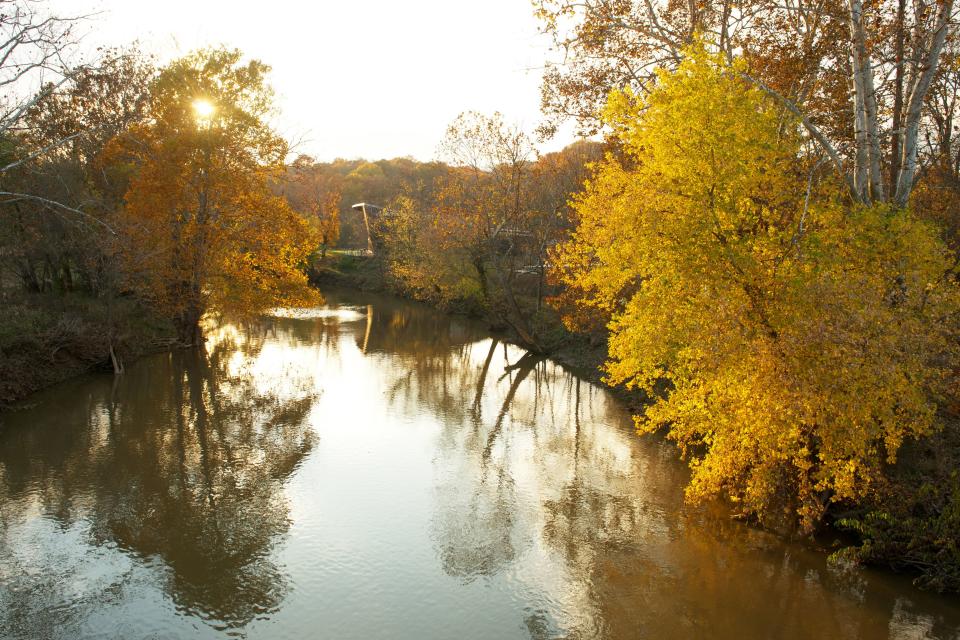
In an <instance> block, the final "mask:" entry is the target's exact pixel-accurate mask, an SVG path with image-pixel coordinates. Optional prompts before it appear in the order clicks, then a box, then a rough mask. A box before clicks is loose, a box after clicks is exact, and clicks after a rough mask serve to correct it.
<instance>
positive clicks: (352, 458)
mask: <svg viewBox="0 0 960 640" xmlns="http://www.w3.org/2000/svg"><path fill="white" fill-rule="evenodd" d="M328 298H329V299H328V304H327V305H326V306H325V307H324V308H321V309H315V310H307V311H301V312H295V313H294V312H291V313H285V314H283V313H281V314H278V316H281V317H273V318H266V319H263V320H260V321H256V322H246V323H236V324H229V323H223V324H220V325H217V326H213V327H211V328H210V330H209V331H208V336H209V337H208V341H207V347H206V350H205V352H203V353H201V352H188V351H180V352H174V353H166V354H161V355H156V356H153V357H150V358H146V359H144V360H141V361H139V362H137V363H135V364H133V365H132V366H130V367H129V368H128V371H127V373H126V374H125V375H124V376H122V377H120V378H118V379H116V380H115V379H114V378H113V377H112V376H110V375H90V376H86V377H84V378H81V379H77V380H74V381H71V382H68V383H66V384H63V385H60V386H57V387H55V388H53V389H50V390H48V391H46V392H44V393H41V394H38V395H37V396H34V397H33V398H31V400H30V404H29V406H26V407H24V408H22V409H20V410H18V411H15V412H13V413H9V414H7V415H5V416H3V417H2V422H3V425H2V427H0V637H2V638H64V639H67V638H69V639H74V638H125V639H127V638H213V637H249V638H297V639H300V638H358V639H361V638H362V639H369V638H418V639H419V638H457V639H458V640H460V639H469V638H491V639H500V638H531V637H532V638H611V639H620V638H738V639H740V638H784V639H786V638H863V639H874V638H897V639H917V638H958V637H960V600H958V599H957V598H950V597H941V596H936V595H932V594H927V593H923V592H920V591H917V590H916V589H914V588H913V587H912V586H911V584H910V582H909V580H908V579H906V578H903V577H899V576H895V575H892V574H887V573H883V572H877V571H870V570H864V569H848V570H839V569H834V568H830V567H828V565H827V562H826V554H824V553H823V552H822V551H820V550H815V549H811V548H808V547H806V546H803V545H798V544H791V543H786V542H783V541H781V540H778V539H777V538H775V537H773V536H771V535H769V534H766V533H763V532H760V531H757V530H754V529H751V528H749V527H747V526H745V525H743V524H741V523H738V522H736V521H733V520H731V519H730V518H729V517H727V516H726V515H725V514H724V513H723V511H722V509H718V508H691V507H686V506H684V504H683V495H682V489H683V485H684V482H685V480H686V477H687V473H686V470H685V467H684V465H683V463H682V462H680V461H678V460H677V454H676V450H675V449H674V448H673V447H672V446H670V445H669V444H666V443H664V442H662V441H660V440H659V439H657V438H655V437H643V438H641V437H638V436H637V435H635V433H634V432H633V430H632V426H631V420H630V416H629V414H628V412H627V411H626V410H625V408H624V407H623V406H622V405H621V404H620V402H619V401H618V400H617V399H616V398H614V397H613V396H612V395H611V394H610V393H608V392H607V391H605V390H604V389H602V388H600V387H598V386H595V385H593V384H591V383H589V382H586V381H584V380H581V379H580V378H578V377H577V376H576V375H574V374H572V373H570V372H568V371H567V370H565V369H563V368H561V367H560V366H558V365H556V364H554V363H552V362H550V361H549V360H537V359H535V358H532V357H530V356H529V355H525V354H524V352H523V351H521V350H520V349H517V348H515V347H512V346H507V345H504V344H502V343H500V342H498V341H497V340H495V339H492V338H491V337H490V335H489V334H487V333H485V332H484V331H483V330H482V329H481V328H480V327H477V326H475V325H472V324H471V323H469V322H468V321H465V320H462V319H457V318H450V317H447V316H445V315H442V314H440V313H437V312H435V311H432V310H430V309H426V308H424V307H420V306H416V305H413V304H409V303H406V302H402V301H399V300H395V299H391V298H382V297H370V296H362V295H360V294H355V293H353V294H340V295H335V294H331V295H329V296H328Z"/></svg>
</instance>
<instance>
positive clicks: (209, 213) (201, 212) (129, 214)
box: [109, 49, 317, 343]
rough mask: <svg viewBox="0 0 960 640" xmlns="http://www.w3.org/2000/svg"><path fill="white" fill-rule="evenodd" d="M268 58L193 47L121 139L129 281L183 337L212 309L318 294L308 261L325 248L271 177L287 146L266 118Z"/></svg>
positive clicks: (250, 308)
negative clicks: (312, 284) (305, 269)
mask: <svg viewBox="0 0 960 640" xmlns="http://www.w3.org/2000/svg"><path fill="white" fill-rule="evenodd" d="M268 71H269V67H267V66H266V65H264V64H263V63H261V62H259V61H256V60H252V61H249V62H243V61H242V55H241V53H240V52H239V51H236V50H224V49H210V50H203V51H199V52H196V53H193V54H190V55H188V56H186V57H184V58H181V59H179V60H176V61H174V62H172V63H171V64H170V65H169V66H168V67H166V68H165V69H163V70H162V71H161V72H160V73H159V75H158V76H157V78H156V80H155V81H154V83H153V86H152V87H151V96H150V105H149V108H148V119H147V121H146V123H145V124H143V125H140V126H137V127H134V128H132V129H131V130H130V131H128V132H126V133H125V134H124V135H122V136H119V137H118V138H117V139H116V140H114V141H113V143H112V148H111V153H110V156H109V157H110V159H111V161H112V162H113V163H115V164H118V165H120V166H125V167H127V168H128V170H129V171H130V173H131V179H130V186H129V190H128V191H127V194H126V198H125V206H124V208H123V212H122V215H121V219H122V221H123V228H122V230H123V233H124V237H125V238H126V240H127V242H126V246H125V247H124V253H125V257H126V263H127V266H128V267H127V271H128V273H129V274H130V284H131V286H132V287H134V289H135V290H136V291H137V292H138V293H139V294H140V295H142V296H143V297H145V298H146V299H148V300H150V301H151V302H153V303H155V304H157V305H158V306H159V307H160V308H161V309H163V310H164V311H166V312H167V313H168V314H169V315H170V316H171V317H172V318H173V320H174V322H175V323H176V325H177V329H178V332H179V334H180V338H181V339H182V340H184V341H185V342H189V343H196V342H198V341H199V340H200V338H201V334H200V328H199V327H200V319H201V317H202V316H203V314H204V313H206V312H207V311H211V310H216V311H224V310H230V311H235V312H256V311H259V310H262V309H264V308H266V307H269V306H273V305H294V304H308V303H312V302H315V301H316V299H317V294H316V293H315V292H314V291H312V290H311V289H310V288H309V287H308V285H307V281H306V277H305V275H304V274H303V272H302V271H301V269H300V266H301V265H302V263H303V262H304V261H305V260H306V258H307V256H308V255H309V253H310V252H311V251H312V249H313V248H314V247H315V246H316V238H315V237H314V234H313V232H312V231H311V230H310V227H309V225H308V224H307V222H306V221H304V220H303V218H301V217H300V216H298V215H297V214H296V213H295V212H294V211H293V210H292V209H291V208H290V206H289V205H288V204H287V202H286V201H285V200H284V199H283V198H282V197H278V196H275V195H274V194H273V193H272V191H271V189H270V183H271V180H274V179H275V178H277V177H279V176H280V175H281V173H282V172H283V171H284V160H285V157H286V155H287V152H288V148H287V144H286V143H285V141H284V140H283V139H282V138H281V137H280V136H278V135H277V134H276V133H275V132H274V131H273V130H272V129H271V128H270V126H269V125H268V124H267V122H266V117H267V116H268V115H269V113H270V111H271V109H272V92H271V91H270V89H269V87H268V85H267V84H266V74H267V72H268Z"/></svg>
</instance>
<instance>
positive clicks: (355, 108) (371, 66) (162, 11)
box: [50, 0, 573, 160]
mask: <svg viewBox="0 0 960 640" xmlns="http://www.w3.org/2000/svg"><path fill="white" fill-rule="evenodd" d="M50 6H51V7H52V8H53V10H54V11H55V12H58V13H60V14H63V15H65V14H78V13H86V12H91V11H99V12H101V13H100V15H98V16H97V17H95V18H93V20H92V22H91V25H90V27H89V29H88V31H89V33H88V35H87V36H86V38H85V40H84V45H85V47H87V48H92V47H95V46H99V45H121V44H126V43H129V42H130V41H132V40H135V39H137V40H139V41H140V42H141V45H142V48H143V49H144V50H146V51H149V52H152V53H154V54H156V55H158V56H159V57H160V59H161V61H165V60H169V59H171V58H174V57H176V56H178V55H181V54H185V53H187V52H189V51H191V50H192V49H195V48H198V47H201V46H204V45H211V44H214V45H216V44H223V45H226V46H229V47H237V48H239V49H241V50H242V51H243V52H244V53H246V54H247V55H249V56H251V57H256V58H259V59H261V60H263V61H264V62H266V63H268V64H270V65H271V66H272V67H273V74H272V79H271V81H272V84H273V87H274V89H275V91H276V93H277V102H278V106H279V108H280V112H281V114H280V116H279V118H278V120H277V122H276V126H277V128H278V129H279V130H280V132H281V133H283V134H284V135H286V136H287V137H288V138H290V139H298V138H300V139H303V142H302V143H301V145H300V147H299V148H298V149H297V151H298V152H302V153H308V154H310V155H313V156H315V157H316V158H318V159H320V160H332V159H334V158H337V157H342V158H358V157H365V158H368V159H380V158H393V157H398V156H413V157H415V158H417V159H419V160H430V159H433V158H434V157H435V155H436V148H437V145H438V143H439V142H440V139H441V138H442V136H443V133H444V131H445V129H446V125H447V124H448V123H449V122H450V121H452V120H453V119H454V118H455V117H456V116H457V114H458V113H460V112H461V111H465V110H476V111H480V112H483V113H492V112H493V111H500V112H501V113H503V114H504V116H505V118H506V119H507V121H508V122H511V123H513V124H518V125H521V126H522V127H524V129H525V130H527V131H528V132H529V133H533V129H534V128H535V127H536V125H537V124H538V123H539V122H540V119H541V116H540V112H539V104H540V103H539V100H540V96H539V90H540V77H541V73H542V67H543V64H544V61H545V60H546V58H547V57H548V55H549V51H548V47H549V42H548V40H547V39H546V38H545V37H544V36H542V35H540V34H539V33H538V31H537V21H536V19H535V18H534V17H533V10H532V5H531V3H530V1H529V0H484V1H483V2H467V1H466V0H408V1H405V2H403V1H399V0H355V1H351V0H340V1H332V0H314V1H308V0H302V1H295V0H272V1H270V2H263V1H262V0H261V1H260V2H252V1H249V0H233V1H229V0H162V1H142V0H51V2H50ZM572 139H573V138H572V136H570V135H569V134H567V135H560V136H558V137H557V139H555V140H553V141H550V142H548V143H546V144H544V145H543V149H544V150H555V149H558V148H561V147H563V146H564V145H565V144H567V143H569V142H571V141H572Z"/></svg>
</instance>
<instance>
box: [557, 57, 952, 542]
mask: <svg viewBox="0 0 960 640" xmlns="http://www.w3.org/2000/svg"><path fill="white" fill-rule="evenodd" d="M738 64H740V63H738V62H736V61H735V62H734V63H733V64H732V65H730V64H727V63H726V62H725V61H724V60H723V59H722V58H721V57H720V56H715V55H710V54H707V53H706V52H705V51H704V50H703V49H702V48H696V47H694V48H692V49H688V50H687V52H686V57H685V59H684V61H683V62H682V63H681V64H680V65H679V67H678V68H677V70H676V71H674V72H663V73H661V74H660V76H659V77H658V79H657V89H655V90H653V91H652V92H650V93H649V94H647V95H646V96H645V97H638V96H636V95H634V94H633V93H632V92H629V91H627V92H619V93H618V92H615V93H613V94H611V97H610V100H609V104H608V106H607V109H606V111H605V119H606V122H607V123H608V124H609V125H610V126H611V127H612V128H613V130H614V132H615V135H616V136H617V138H618V140H619V141H620V143H621V144H622V145H623V146H624V149H625V151H626V152H627V157H626V159H624V160H623V161H620V160H617V159H614V158H612V157H611V158H608V160H607V161H606V162H605V163H604V164H603V165H602V166H601V167H600V168H599V171H598V173H597V174H596V176H595V177H594V178H593V179H592V180H591V181H590V182H589V183H588V185H587V188H586V190H585V192H584V193H583V194H582V195H581V196H580V197H579V198H578V199H577V201H576V210H577V213H578V214H579V216H580V223H579V226H578V228H577V229H576V231H575V232H574V234H573V235H572V237H571V239H570V240H569V241H568V242H567V243H565V244H564V245H562V246H561V248H560V249H559V250H558V251H557V252H556V253H555V255H554V259H555V263H556V264H557V265H559V271H560V273H559V275H560V277H561V279H562V280H563V282H564V283H565V284H566V285H567V286H568V287H570V288H571V290H573V291H577V292H579V302H580V305H581V306H582V307H586V308H592V309H600V310H601V311H602V312H603V313H606V314H611V315H612V321H611V323H610V325H609V326H610V331H611V335H610V350H609V355H610V362H609V363H608V365H607V373H608V378H609V380H610V381H611V382H615V383H618V382H625V383H627V384H628V385H630V386H635V387H640V388H643V389H645V390H646V391H647V392H648V393H650V394H651V396H652V397H654V398H655V401H654V402H653V404H652V405H651V406H649V407H648V408H646V410H645V411H644V412H643V413H642V414H641V415H639V416H638V417H637V426H638V428H639V429H640V430H641V431H645V432H647V431H654V430H657V429H660V428H665V429H667V432H668V436H669V437H670V438H671V439H673V440H675V441H676V442H677V443H678V444H679V445H680V447H681V449H682V450H683V452H684V453H685V455H687V456H688V457H689V459H690V460H691V467H692V469H693V476H692V479H691V484H690V486H689V487H688V490H687V495H688V497H689V498H691V499H694V500H700V499H703V498H707V497H710V496H716V495H723V496H727V497H729V498H730V499H732V501H733V502H734V503H736V504H738V505H739V506H740V509H741V510H742V511H743V512H744V513H745V514H747V515H751V516H755V517H758V518H759V519H760V520H761V521H762V522H764V523H767V524H771V525H779V526H782V525H784V524H787V525H789V526H794V525H799V526H800V527H801V529H804V530H807V531H809V530H811V529H813V528H814V527H815V526H817V525H818V524H819V523H820V522H821V520H822V518H823V517H824V515H825V513H826V510H827V508H828V506H829V505H831V504H833V503H837V502H847V503H853V502H856V501H862V500H864V499H865V498H867V497H869V496H871V495H874V494H875V493H876V492H877V491H878V490H880V489H882V486H883V483H884V481H885V479H884V470H885V467H886V466H887V465H888V464H889V463H892V462H894V461H895V460H896V456H897V452H898V449H899V448H900V446H901V444H902V443H903V442H904V440H906V439H908V438H911V437H918V436H923V435H927V434H930V433H932V432H933V431H934V430H935V429H937V428H938V426H939V418H938V416H937V414H936V409H937V402H938V400H939V399H941V398H943V397H944V394H945V393H946V392H947V391H948V389H947V385H948V384H949V381H950V379H951V375H952V373H951V367H952V365H953V363H955V362H956V358H957V355H958V354H957V348H956V335H955V318H956V316H957V314H958V313H960V296H958V289H957V285H956V280H955V261H954V260H953V259H952V258H951V256H950V255H949V252H948V251H947V249H946V247H945V245H944V244H943V243H942V241H940V240H939V239H938V238H937V229H936V228H935V227H934V226H933V225H931V224H928V223H925V222H923V221H920V220H918V219H917V218H916V217H915V216H914V215H913V214H912V213H911V212H910V211H908V210H904V209H896V208H892V207H890V206H886V205H874V206H871V207H867V206H865V205H850V204H845V203H849V200H847V198H846V196H845V195H844V193H843V192H844V189H843V188H842V186H841V185H840V183H839V181H834V182H829V181H827V182H824V183H821V184H816V183H815V182H814V181H812V180H811V178H810V174H809V172H808V167H807V166H806V165H807V162H806V161H805V160H804V159H803V157H802V155H801V153H800V145H801V144H802V142H801V140H802V138H801V136H800V135H799V131H800V125H799V123H798V122H793V123H792V125H789V126H784V124H783V122H784V120H783V112H782V110H781V109H780V108H779V105H777V104H776V102H774V101H773V100H771V99H770V98H769V97H768V96H766V95H764V93H763V92H762V91H760V90H759V89H757V88H756V87H754V86H752V85H751V84H750V83H748V82H747V81H745V80H743V79H742V78H741V77H739V76H738V73H737V72H738V71H739V69H738V66H737V65H738Z"/></svg>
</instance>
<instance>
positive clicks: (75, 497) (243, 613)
mask: <svg viewBox="0 0 960 640" xmlns="http://www.w3.org/2000/svg"><path fill="white" fill-rule="evenodd" d="M261 344H262V331H261V330H258V328H257V327H256V326H253V325H251V326H248V327H246V329H245V330H241V331H237V330H236V328H235V327H233V326H230V325H228V326H226V327H225V328H223V329H220V330H218V331H216V332H214V334H213V336H212V339H211V341H210V342H209V347H208V350H207V352H206V353H203V352H199V351H180V352H174V353H171V354H168V355H164V356H159V357H155V358H153V359H152V360H151V362H150V365H151V366H149V367H137V368H136V369H134V370H131V372H130V374H129V375H127V376H125V377H124V378H123V379H120V380H119V381H118V383H117V385H116V386H115V387H112V386H111V385H110V383H108V382H107V381H106V380H104V381H103V384H100V385H99V386H98V387H96V391H95V392H94V393H91V394H90V395H88V396H87V397H82V398H78V397H75V396H73V394H70V393H62V394H58V395H56V397H52V396H51V397H49V398H46V399H45V400H44V403H43V410H42V412H41V413H39V414H36V413H35V414H34V418H35V419H37V422H38V423H39V425H40V426H38V425H33V424H31V425H14V426H12V427H11V428H12V429H15V430H16V432H17V433H16V437H15V438H7V440H6V441H5V445H4V447H3V449H2V450H0V469H2V480H3V485H2V489H0V503H2V505H3V507H2V513H3V518H2V522H4V523H8V522H16V521H18V520H24V516H25V515H26V513H25V512H29V511H30V510H31V509H34V508H35V506H36V505H37V504H38V503H39V505H41V506H40V508H41V509H42V511H43V512H44V513H45V514H47V516H48V517H51V518H53V519H55V520H56V521H57V522H58V523H59V526H60V527H61V528H63V529H74V530H80V529H81V528H83V529H85V535H87V536H89V538H90V539H91V542H92V543H93V544H94V545H96V546H97V547H104V546H105V547H106V548H111V547H116V548H119V549H121V550H123V551H125V552H127V553H129V554H132V555H133V556H135V557H138V558H141V559H143V560H145V561H146V562H147V563H148V564H150V565H152V566H160V567H162V570H163V571H165V572H166V575H167V579H166V582H167V584H166V587H165V589H166V590H167V591H168V593H169V594H170V596H171V597H172V599H173V601H174V603H175V606H176V607H177V609H178V610H181V611H183V612H185V613H189V614H192V615H197V616H199V617H201V618H203V619H205V620H207V621H208V622H209V623H210V624H212V625H214V626H215V627H217V628H223V629H230V628H238V627H241V626H243V625H245V624H246V623H248V622H249V621H250V620H252V619H253V618H254V617H256V616H261V615H264V614H267V613H269V612H271V611H275V610H276V609H277V608H278V607H279V605H280V603H281V601H282V600H283V598H284V595H285V593H286V591H287V589H288V585H287V579H286V577H285V573H284V570H283V567H280V566H277V565H275V564H274V562H273V560H272V559H271V550H272V547H273V546H274V545H275V544H276V543H277V542H278V540H279V539H280V536H281V534H283V533H284V532H285V531H286V530H287V528H288V526H289V519H288V507H287V505H286V502H285V498H284V496H283V491H282V488H283V484H284V481H285V479H286V478H288V477H289V476H290V474H291V473H292V472H293V471H294V469H296V467H297V465H298V464H299V463H300V461H302V460H303V459H304V457H305V456H306V455H307V453H308V452H309V451H310V449H311V447H312V446H313V441H314V436H313V432H312V431H311V430H310V428H309V427H308V423H307V420H306V417H307V414H308V412H309V410H310V408H311V405H312V403H313V400H314V398H313V396H312V395H311V393H310V392H309V391H307V390H305V389H304V388H297V385H296V384H294V385H289V384H288V385H287V386H285V387H283V388H277V387H276V386H272V387H269V386H268V387H266V388H262V387H261V386H259V385H257V384H256V381H255V380H254V377H253V375H252V373H251V372H250V371H249V370H248V369H247V366H248V365H249V363H250V362H251V361H252V360H253V359H254V358H255V357H256V355H257V353H258V351H259V349H260V346H261ZM81 425H86V428H82V427H81ZM7 435H10V434H7ZM51 440H55V445H56V446H51ZM17 512H19V513H17ZM81 525H82V527H81ZM7 533H8V530H7V529H6V528H4V529H3V531H2V534H3V535H4V536H5V535H6V534H7ZM4 547H5V548H7V545H4ZM5 556H6V554H5V553H4V552H3V551H2V550H0V561H2V562H0V564H6V563H13V564H12V566H10V568H9V569H7V570H8V571H10V572H16V571H17V566H16V565H17V563H18V561H19V560H21V559H19V558H11V557H5ZM27 560H30V559H29V558H28V559H27ZM75 560H77V561H79V559H75ZM101 561H104V559H101ZM87 569H89V567H87V568H83V567H80V568H75V567H71V566H62V567H59V568H57V569H56V573H55V575H56V576H57V577H56V579H55V580H51V582H54V583H55V584H47V585H46V588H44V585H41V584H37V583H36V582H35V581H34V580H33V578H32V577H31V576H29V575H23V576H22V577H21V579H20V582H21V584H19V585H17V584H16V582H15V581H16V579H14V584H13V585H12V586H11V587H10V588H9V589H7V590H6V593H7V594H12V597H11V601H7V602H0V605H4V606H0V610H2V611H4V613H3V614H0V636H4V635H5V632H6V633H7V634H9V635H11V636H12V635H14V634H15V633H16V632H18V630H19V631H20V632H23V631H26V630H29V633H30V634H31V635H32V634H35V633H36V632H37V631H38V630H37V628H36V624H37V620H43V621H45V623H46V624H48V625H49V626H50V627H51V628H50V629H49V634H47V635H49V636H50V637H54V636H63V637H67V636H69V635H70V633H69V631H67V629H69V628H70V625H71V624H73V623H74V622H75V621H76V620H80V619H81V618H82V617H83V616H84V615H85V612H84V610H83V607H82V606H77V605H76V603H72V606H70V607H60V609H61V611H60V613H61V615H59V616H56V617H51V616H50V615H49V611H50V610H51V609H53V610H57V609H58V607H59V604H58V602H57V601H58V600H59V599H60V598H64V596H65V594H64V593H63V591H64V589H69V584H70V579H69V577H70V575H71V573H73V574H77V575H79V574H83V572H84V571H85V570H87ZM6 577H9V576H6ZM129 579H130V576H129V575H127V576H126V577H121V578H119V579H118V580H116V581H115V582H114V583H113V584H112V585H110V586H109V587H108V588H107V589H106V591H105V592H101V593H99V594H98V595H95V597H93V598H92V599H93V600H94V601H93V602H91V603H90V604H91V606H93V605H95V604H101V605H102V604H103V602H99V603H98V602H97V601H98V600H102V599H107V600H109V599H110V597H111V593H110V592H111V591H117V590H121V589H123V588H124V583H125V582H127V581H129ZM18 586H19V588H18ZM50 587H54V588H50ZM57 587H59V588H57ZM40 610H43V611H45V612H46V613H45V615H43V616H37V618H36V619H33V615H32V614H33V613H36V612H38V611H40ZM54 621H56V622H54ZM40 635H44V634H43V633H41V634H40Z"/></svg>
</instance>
